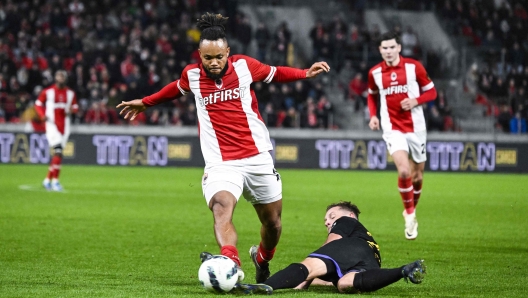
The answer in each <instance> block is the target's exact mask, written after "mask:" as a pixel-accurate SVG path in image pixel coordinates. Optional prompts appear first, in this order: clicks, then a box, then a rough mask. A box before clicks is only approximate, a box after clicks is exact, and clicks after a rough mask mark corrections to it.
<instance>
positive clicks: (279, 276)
mask: <svg viewBox="0 0 528 298" xmlns="http://www.w3.org/2000/svg"><path fill="white" fill-rule="evenodd" d="M307 277H308V268H306V266H304V265H303V264H300V263H294V264H290V266H288V267H286V268H284V269H282V270H281V271H279V272H277V273H275V274H273V275H272V276H271V277H270V278H268V279H267V280H266V281H265V282H264V283H265V284H267V285H268V286H270V287H272V288H273V289H274V290H278V289H292V288H295V287H296V286H298V285H299V284H300V283H302V282H303V281H305V280H306V278H307Z"/></svg>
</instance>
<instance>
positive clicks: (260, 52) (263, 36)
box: [255, 22, 271, 99]
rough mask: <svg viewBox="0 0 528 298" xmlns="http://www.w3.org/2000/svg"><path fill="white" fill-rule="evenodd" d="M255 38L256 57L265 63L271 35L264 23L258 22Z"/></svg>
mask: <svg viewBox="0 0 528 298" xmlns="http://www.w3.org/2000/svg"><path fill="white" fill-rule="evenodd" d="M255 40H256V41H257V59H258V60H259V61H262V62H264V63H266V62H267V61H268V60H267V52H268V47H269V43H270V40H271V36H270V33H269V30H268V27H266V24H265V23H263V22H259V24H258V26H257V31H256V32H255ZM258 98H259V99H260V98H261V97H258Z"/></svg>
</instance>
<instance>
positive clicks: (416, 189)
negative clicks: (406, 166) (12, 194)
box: [413, 181, 422, 208]
mask: <svg viewBox="0 0 528 298" xmlns="http://www.w3.org/2000/svg"><path fill="white" fill-rule="evenodd" d="M413 188H414V208H416V206H417V205H418V201H419V200H420V195H421V194H422V181H420V182H417V183H413Z"/></svg>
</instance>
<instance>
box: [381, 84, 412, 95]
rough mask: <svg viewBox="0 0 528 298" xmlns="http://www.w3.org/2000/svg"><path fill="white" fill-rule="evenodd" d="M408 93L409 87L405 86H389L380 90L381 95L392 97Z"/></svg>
mask: <svg viewBox="0 0 528 298" xmlns="http://www.w3.org/2000/svg"><path fill="white" fill-rule="evenodd" d="M407 92H409V86H407V85H396V86H390V87H387V88H385V89H382V90H380V94H381V95H392V94H400V93H407Z"/></svg>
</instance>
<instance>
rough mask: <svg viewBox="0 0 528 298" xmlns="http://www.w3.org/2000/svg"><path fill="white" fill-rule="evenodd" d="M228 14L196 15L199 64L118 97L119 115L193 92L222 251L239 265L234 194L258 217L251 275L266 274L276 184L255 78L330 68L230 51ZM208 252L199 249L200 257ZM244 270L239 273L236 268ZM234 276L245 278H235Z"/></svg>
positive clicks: (307, 74)
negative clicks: (274, 62) (275, 62)
mask: <svg viewBox="0 0 528 298" xmlns="http://www.w3.org/2000/svg"><path fill="white" fill-rule="evenodd" d="M226 21H227V18H224V17H222V16H221V15H219V14H209V13H208V14H205V15H203V16H202V17H201V18H200V19H199V20H198V27H199V28H200V29H201V30H202V34H201V37H200V43H199V52H200V58H201V63H195V64H190V65H188V66H187V67H185V69H184V70H183V72H182V75H181V78H180V79H179V80H177V81H175V82H172V83H170V84H169V85H167V86H165V87H164V88H163V89H162V90H160V91H159V92H158V93H155V94H153V95H150V96H147V97H145V98H143V99H136V100H132V101H129V102H122V103H121V104H119V105H118V106H117V107H118V108H123V110H122V111H121V114H124V115H125V119H134V118H135V117H136V116H137V115H138V114H139V113H141V112H143V111H144V110H145V109H147V107H150V106H153V105H155V104H160V103H162V102H165V101H170V100H173V99H175V98H177V97H179V96H181V95H185V94H187V93H188V92H192V93H193V94H194V96H195V100H196V107H197V112H198V120H199V133H200V145H201V149H202V154H203V157H204V159H205V164H206V165H205V170H204V175H203V178H202V190H203V194H204V197H205V199H206V201H207V204H208V206H209V208H210V209H211V211H212V212H213V217H214V232H215V236H216V240H217V242H218V245H219V246H220V250H221V254H222V255H225V256H227V257H229V258H231V259H232V260H234V261H235V262H236V263H237V264H238V265H240V259H239V257H238V250H237V248H236V243H237V233H236V230H235V226H234V225H233V222H232V218H233V212H234V209H235V205H236V203H237V201H238V198H239V197H240V196H241V195H242V194H243V195H244V198H245V199H246V200H247V201H249V202H250V203H251V204H253V207H254V208H255V210H256V212H257V215H258V217H259V219H260V222H261V223H262V227H261V230H260V234H261V242H260V245H259V246H258V247H257V246H253V247H252V248H251V249H250V255H251V257H252V260H253V262H254V264H255V267H256V270H257V272H256V280H257V282H263V281H264V280H266V279H267V278H268V276H269V265H268V262H269V261H270V260H271V259H272V258H273V255H274V253H275V247H276V246H277V243H278V242H279V238H280V235H281V230H282V224H281V212H282V182H281V179H280V175H279V173H277V171H276V170H275V169H274V165H273V159H272V157H271V155H270V153H269V151H270V150H272V149H273V147H272V144H271V141H270V137H269V132H268V130H267V128H266V126H265V124H264V121H263V119H262V117H261V115H260V113H259V111H258V103H257V98H256V97H255V93H254V92H253V90H252V89H251V87H250V85H251V83H253V82H258V81H263V82H265V83H271V82H292V81H296V80H301V79H305V78H313V77H315V76H317V75H319V74H320V73H322V72H328V71H329V70H330V67H329V66H328V64H327V63H326V62H317V63H315V64H313V65H312V66H311V67H310V69H296V68H291V67H281V66H277V67H274V66H269V65H266V64H262V63H261V62H259V61H257V60H255V59H253V58H251V57H248V56H244V55H233V56H229V46H228V43H227V40H226V37H225V36H226V35H225V28H224V24H225V23H226ZM209 255H210V254H209V253H203V254H202V255H201V257H202V259H203V258H207V257H208V256H209ZM242 274H243V273H242ZM239 278H240V279H242V278H243V277H241V276H239Z"/></svg>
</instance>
